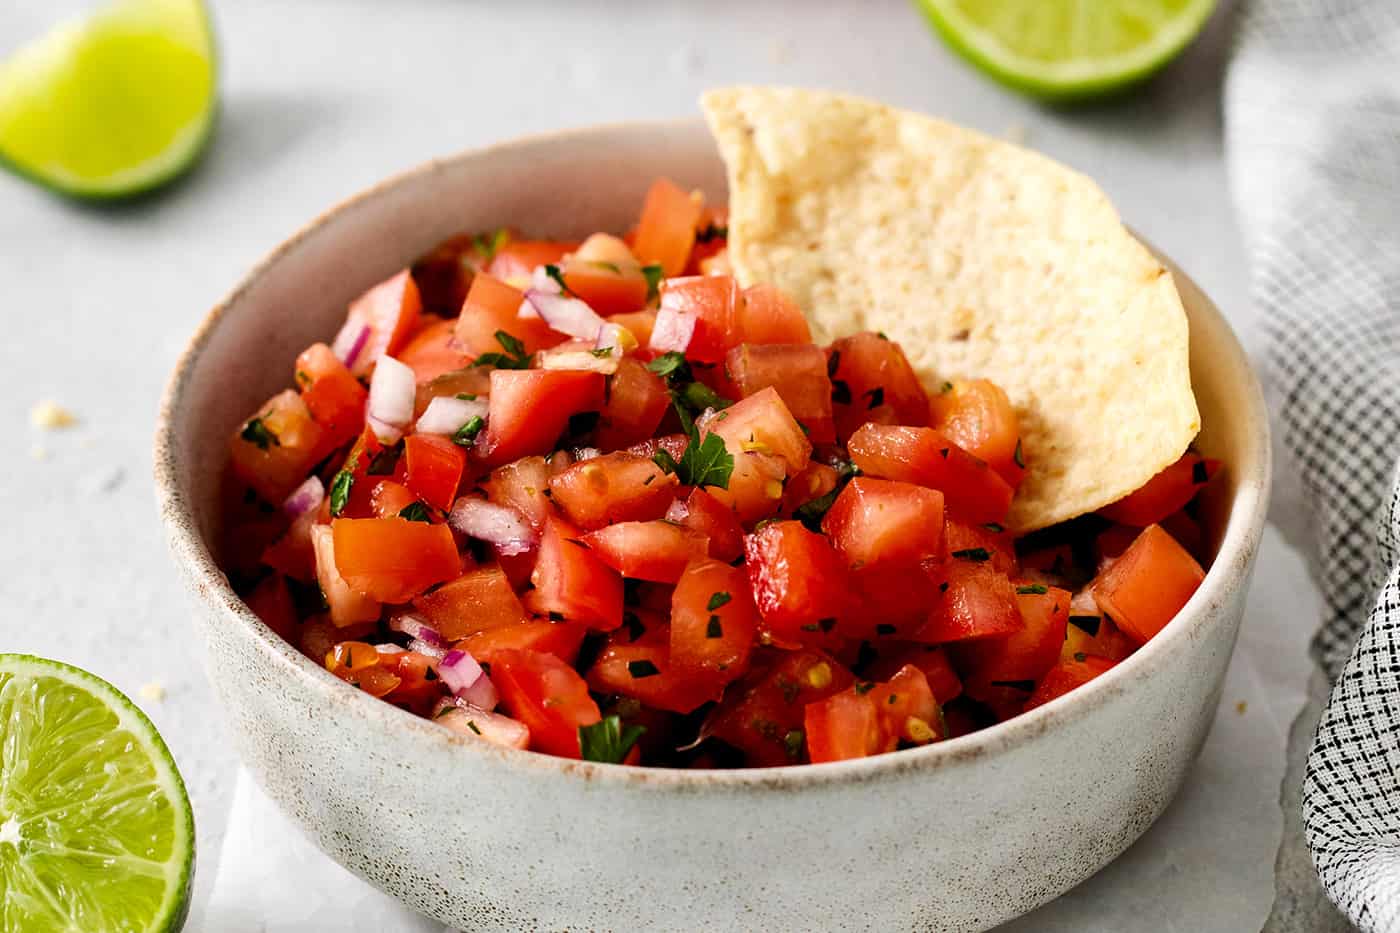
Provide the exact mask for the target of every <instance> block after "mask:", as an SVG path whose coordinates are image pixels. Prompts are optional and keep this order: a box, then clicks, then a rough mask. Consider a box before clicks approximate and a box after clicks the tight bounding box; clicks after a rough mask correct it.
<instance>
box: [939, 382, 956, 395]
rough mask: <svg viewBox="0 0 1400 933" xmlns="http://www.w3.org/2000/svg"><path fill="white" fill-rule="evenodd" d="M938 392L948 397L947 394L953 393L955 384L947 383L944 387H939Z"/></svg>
mask: <svg viewBox="0 0 1400 933" xmlns="http://www.w3.org/2000/svg"><path fill="white" fill-rule="evenodd" d="M938 391H939V392H940V393H942V394H944V395H946V394H947V393H949V392H951V391H953V384H952V383H951V382H945V383H943V385H941V386H939V387H938Z"/></svg>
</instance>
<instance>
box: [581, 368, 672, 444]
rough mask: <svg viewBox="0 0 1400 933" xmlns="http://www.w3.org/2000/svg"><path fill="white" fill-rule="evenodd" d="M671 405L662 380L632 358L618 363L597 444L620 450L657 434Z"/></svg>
mask: <svg viewBox="0 0 1400 933" xmlns="http://www.w3.org/2000/svg"><path fill="white" fill-rule="evenodd" d="M670 404H671V395H670V393H669V392H667V390H666V383H664V382H662V381H661V377H659V376H657V375H656V373H654V372H652V371H651V370H649V369H647V367H646V364H645V363H643V362H641V361H640V360H637V359H635V358H633V357H630V356H629V357H624V358H623V359H621V360H618V363H617V372H615V373H613V376H612V382H611V384H610V386H609V388H608V397H607V400H606V401H605V402H604V403H603V411H602V414H601V415H600V416H599V418H598V427H597V428H596V429H595V431H594V442H595V443H596V444H597V445H598V447H599V449H601V450H619V449H621V448H624V447H630V446H632V445H633V444H637V443H640V442H642V441H644V440H646V439H647V438H649V437H651V436H652V435H653V434H655V433H656V429H657V428H658V427H659V426H660V425H661V419H662V418H663V417H664V416H665V414H666V409H667V408H668V407H669V406H670Z"/></svg>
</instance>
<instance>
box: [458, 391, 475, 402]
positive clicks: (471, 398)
mask: <svg viewBox="0 0 1400 933" xmlns="http://www.w3.org/2000/svg"><path fill="white" fill-rule="evenodd" d="M457 397H458V398H459V399H461V400H462V401H464V402H475V401H476V396H475V395H473V394H472V393H470V392H458V393H457Z"/></svg>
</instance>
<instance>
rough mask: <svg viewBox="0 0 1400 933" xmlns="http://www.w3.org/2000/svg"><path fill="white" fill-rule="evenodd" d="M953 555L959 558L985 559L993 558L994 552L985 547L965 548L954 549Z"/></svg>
mask: <svg viewBox="0 0 1400 933" xmlns="http://www.w3.org/2000/svg"><path fill="white" fill-rule="evenodd" d="M953 556H954V557H956V558H957V559H958V560H972V561H979V562H980V561H984V560H991V559H992V552H991V551H989V550H987V549H986V548H984V547H969V548H963V549H962V550H961V551H954V552H953Z"/></svg>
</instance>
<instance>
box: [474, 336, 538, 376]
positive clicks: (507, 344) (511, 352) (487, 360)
mask: <svg viewBox="0 0 1400 933" xmlns="http://www.w3.org/2000/svg"><path fill="white" fill-rule="evenodd" d="M496 342H497V343H499V344H500V345H501V349H502V350H504V351H505V352H504V353H483V354H481V355H480V356H478V357H477V358H476V361H475V362H473V363H472V365H473V366H494V367H496V368H497V369H529V368H530V363H531V362H533V361H534V355H533V354H530V353H526V352H525V344H523V343H521V342H520V341H519V340H517V339H516V338H515V337H513V336H512V335H511V334H509V333H507V332H506V331H503V330H498V331H496Z"/></svg>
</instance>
